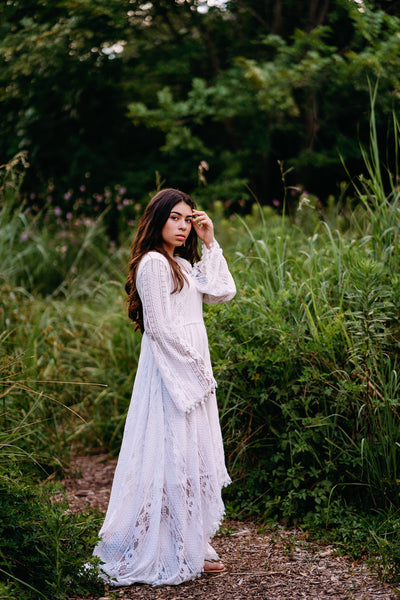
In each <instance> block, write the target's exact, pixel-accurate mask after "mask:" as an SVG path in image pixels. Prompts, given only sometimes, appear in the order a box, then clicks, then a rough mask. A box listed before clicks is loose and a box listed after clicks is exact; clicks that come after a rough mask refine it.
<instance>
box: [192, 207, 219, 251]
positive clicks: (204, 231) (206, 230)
mask: <svg viewBox="0 0 400 600" xmlns="http://www.w3.org/2000/svg"><path fill="white" fill-rule="evenodd" d="M192 223H193V228H194V230H195V232H196V233H197V235H198V237H199V238H200V239H201V241H202V242H204V243H205V245H206V246H207V247H209V246H211V244H212V243H213V241H214V225H213V222H212V221H211V219H210V217H209V216H208V215H207V214H206V213H205V212H204V210H193V221H192Z"/></svg>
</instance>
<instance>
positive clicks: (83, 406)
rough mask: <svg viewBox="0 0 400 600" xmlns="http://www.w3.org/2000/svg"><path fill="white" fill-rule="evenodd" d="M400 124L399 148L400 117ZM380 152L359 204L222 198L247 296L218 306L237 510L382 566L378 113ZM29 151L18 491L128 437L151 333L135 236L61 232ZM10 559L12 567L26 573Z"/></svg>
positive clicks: (391, 360)
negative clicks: (133, 260) (128, 303)
mask: <svg viewBox="0 0 400 600" xmlns="http://www.w3.org/2000/svg"><path fill="white" fill-rule="evenodd" d="M393 127H394V132H395V133H394V139H395V142H396V150H395V156H396V157H397V152H398V145H399V136H398V132H399V124H398V122H397V120H396V118H394V124H393ZM363 152H364V159H365V165H366V173H365V174H364V175H363V176H362V177H359V178H355V179H354V182H353V183H354V189H355V194H356V200H355V199H354V197H353V198H352V200H351V204H350V202H347V203H346V202H345V201H344V202H342V204H341V205H340V206H338V205H335V206H330V205H329V206H326V207H323V206H321V204H320V203H319V202H318V200H317V199H316V198H313V197H312V196H310V195H307V194H303V195H302V196H301V197H300V201H299V204H298V206H297V209H296V210H295V211H293V212H291V213H290V214H284V215H279V214H277V212H276V211H274V210H273V209H271V208H269V207H259V206H257V205H256V204H255V205H254V207H253V212H252V214H249V215H247V216H245V217H243V218H239V217H236V218H234V219H225V217H224V215H223V211H222V208H221V205H218V204H216V205H215V207H214V218H215V221H216V230H217V237H219V239H220V240H221V235H222V244H223V246H224V248H225V249H226V251H227V256H228V260H229V263H230V267H231V269H232V271H233V273H234V277H235V279H236V283H237V287H238V289H239V293H238V295H237V297H236V299H235V300H234V301H233V302H230V303H227V304H225V305H219V306H211V307H209V308H207V309H206V315H205V316H206V322H207V326H208V331H209V336H210V343H211V351H212V360H213V364H214V370H215V375H216V378H217V380H218V381H219V392H218V398H219V403H220V414H221V422H222V426H223V434H224V439H225V445H226V455H227V461H228V464H229V469H230V471H231V474H232V476H233V479H234V484H233V486H231V488H228V490H227V492H226V493H227V496H226V499H227V501H228V507H229V511H230V514H233V515H236V516H239V517H240V516H244V515H253V516H257V517H259V518H260V519H262V520H263V521H266V520H269V521H271V520H275V521H278V520H279V521H285V522H288V523H300V524H302V525H303V526H304V527H308V528H315V527H317V528H320V529H319V530H320V531H321V530H322V528H324V530H325V531H326V532H327V533H326V535H333V536H334V537H335V539H336V540H339V541H340V542H341V543H343V546H344V547H345V548H346V549H347V550H348V551H350V552H353V553H354V555H357V553H358V554H360V553H368V552H371V551H372V550H373V549H374V548H375V553H376V554H377V555H378V554H379V555H380V556H381V559H380V562H379V563H377V564H378V569H379V570H380V572H381V574H382V577H386V578H390V577H391V578H395V577H397V576H398V575H399V572H400V571H399V567H400V553H399V552H398V551H397V550H396V546H395V545H394V543H393V540H394V539H395V538H396V536H397V535H398V532H399V523H400V519H399V513H398V510H399V506H398V503H399V494H400V454H399V451H400V447H399V439H400V435H399V434H400V419H399V402H400V399H399V397H400V389H399V377H398V369H399V365H398V362H399V359H398V356H399V340H400V336H399V333H400V331H399V322H400V321H399V311H400V277H399V267H400V264H399V263H400V257H399V243H398V242H399V240H398V236H399V194H400V192H399V181H398V174H397V173H396V172H395V173H390V172H388V171H384V167H383V165H382V161H381V155H382V152H381V151H380V150H379V147H378V141H377V138H376V133H375V127H374V115H373V111H372V117H371V147H370V148H366V149H363ZM20 160H23V159H20ZM393 162H394V163H395V162H396V161H393ZM20 164H22V163H21V162H19V163H18V162H17V163H15V164H14V165H13V167H12V168H9V169H8V170H6V171H5V172H3V184H2V186H1V188H0V193H1V194H2V198H3V203H2V205H1V209H0V231H1V232H2V233H3V232H4V235H1V236H0V294H1V300H0V326H1V327H0V332H1V338H0V339H1V349H0V386H1V387H0V403H1V416H0V419H1V423H2V426H3V427H2V433H1V438H0V451H1V452H2V453H3V454H2V456H3V457H5V461H3V462H2V464H3V465H4V464H9V465H12V469H11V471H10V470H7V469H6V470H4V466H3V467H0V481H2V478H3V481H7V486H8V487H7V486H6V488H4V489H5V494H7V495H8V497H12V494H14V493H15V494H16V495H17V496H18V498H22V497H23V495H21V493H20V491H19V490H20V486H21V485H23V484H24V482H27V486H28V488H29V483H28V481H29V480H28V479H27V478H28V477H29V478H32V481H37V480H39V479H43V478H46V477H48V476H49V475H51V473H53V472H57V471H58V472H62V471H63V469H64V467H65V465H66V464H67V463H68V459H69V452H70V450H71V448H72V449H73V451H78V450H80V451H81V450H82V449H84V450H85V451H86V452H95V451H97V450H98V449H102V450H108V451H109V452H117V451H118V448H119V445H120V440H121V436H122V429H123V425H124V419H125V415H126V411H127V407H128V404H129V399H130V394H131V389H132V383H133V378H134V375H135V369H136V365H137V360H138V354H139V346H140V336H138V335H137V334H135V333H134V332H133V328H132V327H131V326H130V324H129V322H128V320H127V317H126V307H125V304H124V292H123V282H124V277H125V271H126V262H127V245H128V244H127V243H126V244H125V245H124V247H122V248H114V247H112V246H111V247H110V245H109V242H108V239H107V236H106V233H105V230H104V226H103V221H102V218H101V217H100V218H99V219H96V220H93V221H90V222H85V223H78V222H77V223H76V226H73V227H72V226H71V228H70V229H69V227H70V226H69V225H66V224H65V223H63V226H62V227H61V226H60V229H57V227H58V226H57V219H55V218H54V217H55V215H54V214H53V213H52V209H51V207H49V208H48V212H47V213H46V210H47V209H46V210H43V211H42V212H40V211H39V212H38V213H37V214H35V215H32V214H29V212H27V211H26V207H24V206H20V205H19V204H18V186H19V184H20V174H21V170H20V169H19V166H18V165H20ZM22 166H23V165H22ZM219 233H221V235H219ZM65 247H66V248H65ZM13 470H14V471H15V472H17V473H18V477H17V478H16V480H17V481H18V486H19V487H18V486H17V488H15V490H14V491H12V490H11V488H10V485H11V484H10V480H12V476H11V474H12V472H14V471H13ZM29 493H30V491H29ZM28 495H29V494H28ZM25 497H26V498H28V496H25ZM35 502H36V503H37V506H38V507H39V506H41V505H42V504H41V503H43V502H45V501H44V500H43V499H40V498H37V499H36V500H35ZM35 502H34V503H35ZM22 505H24V506H26V503H25V504H24V502H22ZM38 510H39V509H38ZM54 518H55V517H54ZM58 518H59V516H57V517H56V518H55V520H56V521H57V519H58ZM60 518H61V517H60ZM46 519H49V520H50V521H49V522H51V523H52V525H51V527H53V526H55V525H54V523H55V521H54V519H53V517H51V515H49V514H47V513H46V514H45V516H43V518H41V521H40V522H41V523H42V526H43V532H45V531H46ZM52 519H53V520H52ZM88 519H89V521H82V523H83V524H84V523H89V524H90V523H92V524H93V521H90V519H91V517H88ZM75 525H76V524H75ZM75 525H74V523H72V522H69V523H67V524H65V527H66V528H67V529H66V530H63V531H64V533H63V536H64V537H68V536H69V534H68V527H70V528H72V529H71V531H72V530H73V529H74V527H75ZM51 527H50V526H49V529H48V531H50V530H51ZM85 527H86V525H84V528H85ZM88 528H89V529H90V526H89V525H88ZM60 531H61V530H60ZM352 532H353V533H352ZM354 532H357V534H356V533H354ZM371 532H372V533H371ZM10 535H12V536H17V532H16V531H14V532H11V533H10ZM43 535H45V534H44V533H43ZM46 535H47V534H46ZM82 535H84V536H85V535H86V533H82ZM371 535H372V538H371ZM371 539H372V541H371ZM60 544H61V545H60V547H61V549H62V547H63V543H62V542H61V541H60ZM85 544H86V543H83V545H82V552H83V553H84V548H85V547H86V546H85ZM60 547H59V549H60ZM35 552H36V554H34V555H33V560H34V562H35V560H37V556H38V554H37V553H39V554H40V548H37V549H36V550H35ZM57 552H58V551H57ZM4 556H5V555H4V551H3V554H2V553H1V551H0V559H1V560H2V561H3V562H1V561H0V562H1V564H0V568H1V569H3V572H4V570H5V571H7V569H8V571H7V572H10V573H11V574H12V573H14V576H15V578H17V579H21V577H20V576H19V571H17V570H15V569H14V571H13V563H12V561H11V560H9V561H8V563H5V562H4V560H5V559H4ZM40 556H42V555H40ZM68 556H69V555H68ZM68 556H65V555H64V558H65V561H66V562H68V560H69V558H68ZM79 556H81V555H79ZM35 557H36V558H35ZM50 562H51V561H50ZM60 564H61V563H60ZM63 564H64V566H65V563H63ZM75 564H76V563H75ZM2 565H3V566H2ZM7 565H8V567H7ZM64 566H63V567H60V568H54V564H53V567H52V568H53V574H54V573H56V575H55V576H54V577H55V579H51V578H50V580H51V581H53V583H52V584H51V585H53V586H54V585H55V586H56V587H55V588H54V590H57V586H58V590H59V591H56V592H54V594H55V593H59V594H61V593H62V592H61V591H60V590H65V589H66V587H65V586H66V583H65V578H64V579H63V577H64V575H62V576H61V575H60V573H64V574H65V573H66V572H67V571H68V569H66V567H65V568H64ZM54 569H55V570H54ZM57 577H58V579H57ZM60 577H61V579H60ZM17 579H15V580H11V579H10V578H8V582H9V583H8V584H7V585H9V586H18V585H22V584H20V583H18V582H17ZM0 580H1V577H0ZM63 581H64V583H62V582H63ZM54 582H56V583H54ZM57 582H58V583H57ZM28 583H29V581H28ZM29 585H30V584H29ZM63 586H64V587H63ZM10 589H11V588H10ZM21 589H25V588H21ZM26 589H28V588H26ZM10 593H11V592H10ZM21 597H22V596H21ZM39 597H40V596H39ZM55 597H56V596H55V595H54V598H55Z"/></svg>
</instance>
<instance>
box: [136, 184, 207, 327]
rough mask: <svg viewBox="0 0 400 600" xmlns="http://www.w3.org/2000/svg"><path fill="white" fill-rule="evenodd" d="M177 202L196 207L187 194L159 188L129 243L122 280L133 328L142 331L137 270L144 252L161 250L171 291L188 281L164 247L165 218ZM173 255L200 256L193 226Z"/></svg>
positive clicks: (192, 261)
mask: <svg viewBox="0 0 400 600" xmlns="http://www.w3.org/2000/svg"><path fill="white" fill-rule="evenodd" d="M178 202H185V203H186V204H187V205H188V206H190V208H192V209H193V208H195V203H194V202H193V200H192V199H191V197H190V196H188V194H185V193H184V192H181V191H180V190H175V189H173V188H167V189H165V190H161V191H160V192H158V193H157V194H156V195H155V196H154V197H153V198H152V200H151V201H150V203H149V205H148V206H147V208H146V210H145V211H144V214H143V216H142V218H141V219H140V222H139V226H138V229H137V232H136V235H135V238H134V240H133V242H132V246H131V259H130V261H129V272H128V279H127V281H126V284H125V290H126V293H127V294H128V315H129V318H130V319H132V321H133V322H134V323H136V327H135V329H140V331H141V332H142V333H143V331H144V325H143V307H142V301H141V300H140V297H139V294H138V291H137V288H136V274H137V269H138V266H139V263H140V261H141V259H142V258H143V256H144V255H145V254H146V253H147V252H150V251H151V250H156V251H157V252H160V254H162V255H163V256H165V258H166V259H167V260H168V262H169V264H170V266H171V270H172V277H173V282H174V289H173V290H172V293H175V292H177V291H180V290H181V289H182V287H183V285H184V283H185V281H187V279H186V277H185V274H184V273H183V272H182V270H181V268H180V266H179V264H178V263H177V262H176V261H175V260H173V259H172V258H171V257H170V256H169V254H168V253H167V252H166V251H165V250H164V247H163V239H162V235H161V232H162V229H163V227H164V225H165V223H166V222H167V219H168V217H169V215H170V213H171V211H172V209H173V207H174V206H175V204H178ZM174 255H175V256H181V257H182V258H186V260H188V261H189V262H190V263H191V264H193V263H194V262H196V261H197V260H199V254H198V251H197V233H196V232H195V230H194V228H193V227H192V229H191V231H190V233H189V235H188V237H187V239H186V242H185V245H184V246H178V247H177V248H175V251H174Z"/></svg>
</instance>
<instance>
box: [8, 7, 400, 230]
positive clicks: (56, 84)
mask: <svg viewBox="0 0 400 600" xmlns="http://www.w3.org/2000/svg"><path fill="white" fill-rule="evenodd" d="M0 17H1V18H0V22H1V26H0V27H1V32H2V36H0V57H1V58H2V59H3V60H2V64H3V69H2V71H1V73H0V83H1V84H3V85H0V100H1V105H2V119H1V127H2V135H1V136H0V155H2V156H4V157H5V160H7V159H10V158H11V157H12V156H14V155H15V154H16V153H17V152H18V151H21V150H26V151H28V152H29V160H30V162H31V164H32V168H31V170H30V171H29V172H28V175H27V180H26V183H25V188H27V189H28V191H29V192H32V193H36V194H37V193H38V192H43V191H44V190H45V189H47V188H48V186H49V184H50V185H51V182H54V181H56V182H57V186H56V188H55V189H53V191H52V195H53V197H54V198H55V200H56V202H57V204H58V205H60V199H63V196H64V194H65V191H66V190H67V189H68V187H72V188H74V189H78V188H79V187H80V186H81V185H82V184H85V185H87V187H88V188H90V192H91V193H94V192H95V191H97V190H99V189H102V188H103V187H104V185H105V184H106V183H107V184H112V186H114V185H115V184H117V182H118V183H121V184H122V185H123V186H124V187H126V188H128V189H129V190H130V194H131V195H133V197H134V198H135V201H138V200H139V201H140V200H141V199H143V198H145V197H146V198H147V193H148V190H149V189H150V188H151V187H153V186H154V180H155V177H156V175H155V174H156V173H159V174H160V176H161V179H163V180H165V182H166V184H167V185H172V186H175V187H182V188H183V189H186V190H187V191H189V192H193V193H196V194H197V195H198V197H199V198H200V199H201V202H202V203H203V204H205V205H207V206H211V205H212V202H213V201H214V200H215V199H218V198H221V197H223V198H224V199H225V200H226V201H227V202H228V203H229V205H230V206H232V205H234V206H235V210H241V211H242V210H243V205H246V208H250V205H251V199H252V193H253V194H254V195H255V196H256V197H257V198H259V200H260V201H261V202H262V203H263V204H264V203H269V204H270V203H271V202H272V200H273V199H274V198H275V199H276V198H278V197H280V196H281V182H280V175H279V170H278V169H277V168H276V161H277V159H281V160H284V161H285V162H288V161H290V162H291V164H292V165H295V166H296V167H297V168H298V171H297V178H296V180H294V181H293V182H292V183H294V184H295V183H296V184H302V185H303V186H305V187H306V188H307V189H309V190H311V191H312V192H313V193H317V194H318V195H319V196H320V197H321V198H323V200H325V199H326V198H327V197H328V195H329V194H334V195H336V190H335V185H336V183H337V181H338V180H339V178H340V177H341V166H340V160H339V152H340V153H341V154H342V155H343V156H344V157H345V158H346V159H347V160H349V161H350V160H351V161H352V162H351V168H352V170H355V169H357V171H358V170H359V169H360V168H361V162H360V153H359V147H358V141H357V138H358V136H359V135H360V136H361V137H362V138H363V137H364V136H366V132H367V129H368V123H367V121H368V117H367V111H366V107H367V105H368V81H367V78H368V77H369V78H370V79H371V80H373V81H375V80H377V79H378V80H379V81H380V93H379V98H378V99H377V101H378V102H379V108H380V113H381V119H380V121H381V122H379V123H378V125H379V130H380V131H385V129H386V122H385V118H386V117H387V115H388V114H389V113H390V111H391V110H392V108H393V106H396V105H397V102H398V94H399V75H398V73H399V71H400V69H399V55H400V53H399V38H398V35H397V32H398V30H399V15H398V11H397V10H395V9H393V8H392V6H390V5H388V4H387V3H385V5H384V7H383V4H382V2H379V3H374V2H368V3H366V5H365V7H364V6H362V7H361V6H360V5H359V3H356V2H355V1H354V0H336V1H335V2H330V3H329V5H325V3H323V2H322V1H321V2H313V3H307V2H297V1H294V0H290V1H285V2H283V0H267V1H266V2H262V3H261V2H258V1H257V0H247V1H246V2H245V3H243V2H236V0H230V1H229V2H227V3H226V4H225V5H220V6H213V7H211V6H208V9H207V6H206V3H205V2H200V3H199V2H197V0H196V2H195V1H194V0H190V1H187V2H184V3H176V2H175V3H171V2H168V1H167V0H161V1H160V2H157V3H146V4H143V3H140V2H138V1H136V0H135V1H133V0H132V1H129V2H128V1H125V2H120V1H117V0H110V1H109V2H105V1H103V0H87V1H85V2H81V1H77V0H63V1H62V2H56V3H54V2H53V3H44V2H32V1H31V0H29V1H26V2H21V0H9V1H8V2H6V3H3V4H2V6H1V7H0ZM201 161H207V162H208V164H209V170H208V173H207V184H208V185H207V186H205V185H204V181H203V180H202V179H201V177H200V178H199V176H198V175H199V173H198V167H199V164H200V163H201ZM249 190H252V192H249ZM27 199H28V202H29V204H34V203H35V202H36V200H33V201H31V199H30V194H29V193H28V196H27ZM289 200H290V201H291V202H293V203H295V202H296V200H297V198H296V197H293V198H292V197H290V198H289ZM73 201H74V200H73V199H70V200H68V201H67V200H66V201H65V203H66V204H68V202H70V203H71V204H72V203H73ZM67 208H68V210H69V209H70V206H68V207H67ZM93 210H94V209H93ZM109 219H110V221H111V222H112V223H113V226H114V227H115V223H114V221H118V215H117V213H116V212H115V211H114V212H112V211H110V213H109ZM114 239H115V237H114Z"/></svg>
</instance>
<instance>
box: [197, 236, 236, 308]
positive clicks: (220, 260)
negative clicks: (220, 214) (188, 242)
mask: <svg viewBox="0 0 400 600" xmlns="http://www.w3.org/2000/svg"><path fill="white" fill-rule="evenodd" d="M192 272H193V275H194V277H195V281H196V285H197V288H198V290H199V291H200V292H202V293H203V301H204V302H205V303H206V304H218V303H220V302H227V301H228V300H231V299H232V298H233V297H234V295H235V294H236V286H235V282H234V281H233V277H232V275H231V274H230V272H229V269H228V265H227V262H226V260H225V258H224V255H223V254H222V249H221V247H220V245H219V244H218V242H217V240H215V239H214V241H213V243H212V244H211V246H210V247H209V248H207V246H206V245H205V244H203V252H202V258H201V260H200V261H199V262H197V263H195V264H194V266H193V271H192Z"/></svg>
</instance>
